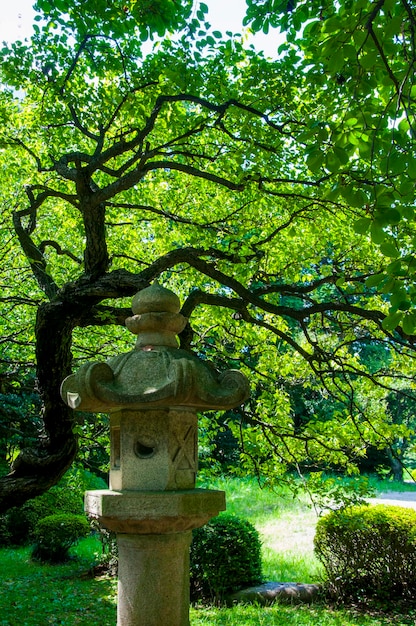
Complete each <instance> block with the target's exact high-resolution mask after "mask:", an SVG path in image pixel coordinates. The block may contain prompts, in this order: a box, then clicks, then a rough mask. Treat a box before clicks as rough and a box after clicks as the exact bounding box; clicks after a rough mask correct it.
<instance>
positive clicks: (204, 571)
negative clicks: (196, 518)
mask: <svg viewBox="0 0 416 626" xmlns="http://www.w3.org/2000/svg"><path fill="white" fill-rule="evenodd" d="M261 577H262V563H261V542H260V538H259V534H258V532H257V530H256V529H255V528H254V526H253V525H252V524H250V522H248V521H247V520H244V519H242V518H240V517H235V516H233V515H228V514H223V515H220V516H219V517H217V518H215V519H213V520H212V521H211V522H209V523H208V524H206V525H205V526H203V527H202V528H198V529H196V530H195V531H194V533H193V541H192V545H191V597H192V599H193V600H196V599H204V600H214V601H215V602H217V603H220V602H221V601H222V600H223V599H224V598H225V596H226V595H227V594H229V593H232V592H233V591H236V590H237V589H241V588H242V587H244V586H249V585H253V584H256V583H258V582H260V581H261Z"/></svg>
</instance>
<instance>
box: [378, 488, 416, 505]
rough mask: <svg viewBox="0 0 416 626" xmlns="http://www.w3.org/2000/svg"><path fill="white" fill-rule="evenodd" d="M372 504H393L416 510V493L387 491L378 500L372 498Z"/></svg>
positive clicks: (379, 495) (380, 494)
mask: <svg viewBox="0 0 416 626" xmlns="http://www.w3.org/2000/svg"><path fill="white" fill-rule="evenodd" d="M370 502H371V504H393V505H396V506H404V507H407V508H409V509H416V491H385V492H384V493H379V494H378V496H377V498H371V500H370Z"/></svg>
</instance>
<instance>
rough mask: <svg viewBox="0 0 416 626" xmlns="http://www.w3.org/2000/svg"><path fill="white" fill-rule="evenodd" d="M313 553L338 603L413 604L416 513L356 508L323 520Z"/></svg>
mask: <svg viewBox="0 0 416 626" xmlns="http://www.w3.org/2000/svg"><path fill="white" fill-rule="evenodd" d="M315 552H316V555H317V557H318V558H319V560H320V561H321V562H322V563H323V565H324V568H325V572H326V578H327V584H328V587H329V591H330V592H331V593H332V594H333V595H335V596H336V597H337V598H341V599H345V598H353V599H355V600H357V599H362V598H377V599H380V600H389V599H393V598H399V597H402V598H411V597H413V596H414V593H415V591H416V579H415V571H416V511H414V510H413V509H407V508H403V507H398V506H386V505H377V506H365V505H364V506H358V507H351V508H345V509H341V510H338V511H333V512H331V513H329V514H328V515H326V516H325V517H322V518H321V519H320V520H319V522H318V524H317V529H316V535H315Z"/></svg>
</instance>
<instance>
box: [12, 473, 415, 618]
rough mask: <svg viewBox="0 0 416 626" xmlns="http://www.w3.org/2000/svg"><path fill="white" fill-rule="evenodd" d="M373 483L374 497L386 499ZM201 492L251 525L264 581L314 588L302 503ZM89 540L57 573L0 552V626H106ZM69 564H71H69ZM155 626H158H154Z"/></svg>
mask: <svg viewBox="0 0 416 626" xmlns="http://www.w3.org/2000/svg"><path fill="white" fill-rule="evenodd" d="M389 485H390V484H389V483H387V484H386V483H385V482H384V483H381V484H380V487H379V491H380V490H383V489H384V491H387V490H388V487H389ZM202 486H204V487H206V488H212V489H224V490H225V491H226V492H227V503H228V505H227V509H228V511H229V512H231V513H234V514H236V515H239V516H241V517H243V518H245V519H248V520H249V521H251V522H252V523H253V524H254V525H255V526H256V528H257V529H258V531H259V532H260V535H261V539H262V543H263V571H264V578H265V580H273V581H277V582H285V581H290V582H301V583H310V582H311V583H313V582H320V580H321V573H320V567H319V564H318V562H317V560H316V558H315V556H314V554H313V537H314V533H315V526H316V522H317V517H316V514H315V512H314V510H313V509H312V508H311V507H310V506H308V503H307V501H306V498H305V499H300V500H298V499H294V498H293V496H292V494H291V493H290V492H288V491H285V489H282V490H281V492H279V493H276V492H272V491H269V490H266V489H263V490H260V489H259V488H258V485H257V483H256V481H255V480H254V479H249V478H247V479H238V480H237V479H227V478H223V479H217V480H216V481H212V482H210V484H204V485H202ZM100 548H101V546H100V543H99V542H98V540H97V539H96V538H94V537H90V538H88V539H85V540H83V541H82V542H80V544H79V545H78V546H77V547H76V548H75V549H73V551H72V555H73V557H74V558H72V560H70V561H69V562H68V563H65V564H62V565H40V564H39V563H33V562H32V561H31V560H30V549H29V548H17V549H12V548H2V549H0V585H1V589H2V592H1V593H0V626H48V625H51V626H58V625H59V626H114V625H115V624H116V603H117V581H116V580H115V579H113V578H110V577H106V576H103V577H101V578H92V577H91V567H92V565H93V563H94V562H96V560H97V558H98V555H99V553H100ZM75 557H76V558H75ZM191 624H192V626H387V625H391V626H393V625H394V626H415V624H416V614H415V613H412V612H411V611H409V612H408V614H407V615H406V616H403V615H382V614H380V615H379V614H378V613H377V614H375V615H373V616H371V615H366V614H362V613H358V612H351V611H346V610H343V609H336V608H330V607H325V606H323V605H320V604H319V603H317V604H312V605H297V606H286V605H274V606H271V607H258V606H252V605H248V606H243V605H238V606H234V607H229V608H217V607H202V606H201V607H196V608H195V607H192V608H191ZM161 626H163V625H161Z"/></svg>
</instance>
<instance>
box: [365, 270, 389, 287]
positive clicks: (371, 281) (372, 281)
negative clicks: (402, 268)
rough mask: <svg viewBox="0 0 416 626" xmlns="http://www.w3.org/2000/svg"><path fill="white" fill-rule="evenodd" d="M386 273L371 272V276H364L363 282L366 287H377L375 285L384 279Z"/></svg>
mask: <svg viewBox="0 0 416 626" xmlns="http://www.w3.org/2000/svg"><path fill="white" fill-rule="evenodd" d="M385 278H386V275H385V274H382V273H380V274H373V275H372V276H369V277H368V278H366V281H365V284H366V286H367V287H377V285H379V284H380V283H381V282H382V281H383V280H385Z"/></svg>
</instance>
